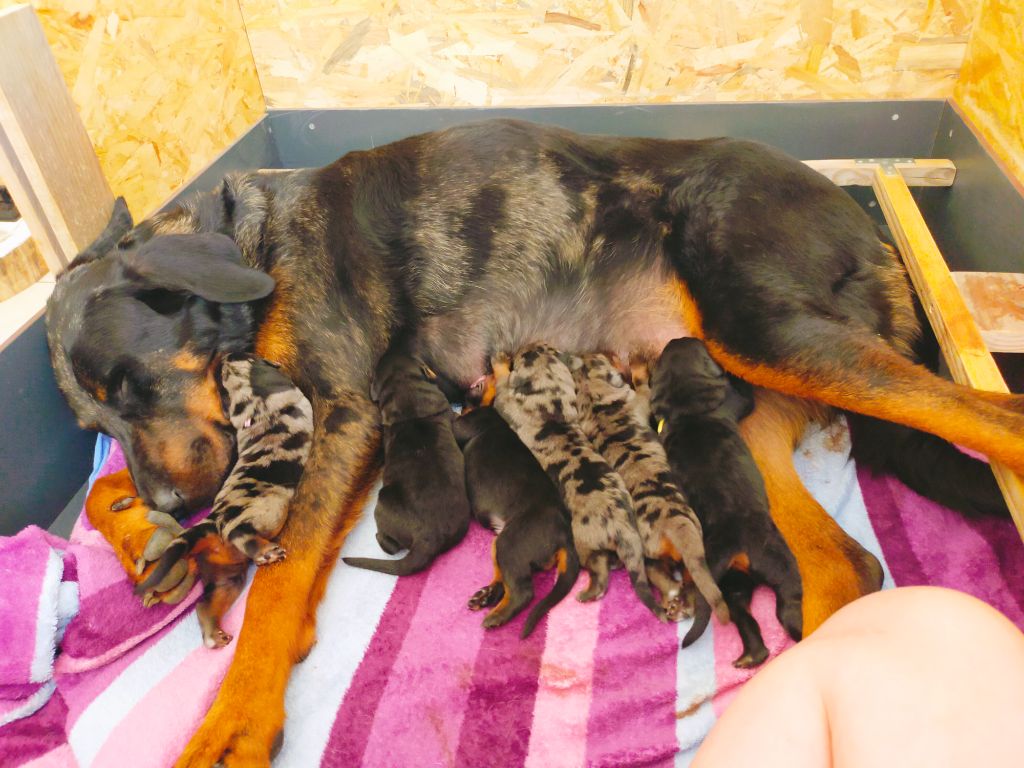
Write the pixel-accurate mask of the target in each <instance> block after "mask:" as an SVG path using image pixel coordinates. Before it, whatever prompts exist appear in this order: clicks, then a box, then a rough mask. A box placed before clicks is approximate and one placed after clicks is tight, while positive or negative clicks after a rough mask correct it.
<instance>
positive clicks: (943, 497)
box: [846, 413, 1010, 517]
mask: <svg viewBox="0 0 1024 768" xmlns="http://www.w3.org/2000/svg"><path fill="white" fill-rule="evenodd" d="M846 418H847V421H848V422H849V424H850V432H851V434H852V437H853V450H852V453H853V457H854V458H855V459H856V460H857V461H858V462H860V463H861V464H864V465H865V466H867V467H870V468H871V469H874V470H877V471H879V472H887V473H891V474H893V475H895V476H896V477H898V478H899V479H900V480H901V481H902V482H903V483H904V484H905V485H906V486H907V487H908V488H910V489H911V490H913V491H915V492H917V493H919V494H921V495H922V496H924V497H926V498H929V499H931V500H932V501H935V502H938V503H939V504H942V505H943V506H945V507H949V508H950V509H955V510H957V511H958V512H961V513H963V514H965V515H967V516H969V517H978V516H982V515H995V516H1000V517H1008V516H1009V514H1010V513H1009V510H1008V509H1007V508H1006V501H1005V500H1004V499H1003V495H1002V493H1000V491H999V486H998V485H997V484H996V479H995V475H993V474H992V470H991V469H990V468H989V466H988V464H986V463H985V462H984V461H980V460H978V459H976V458H974V457H973V456H968V455H967V454H966V453H964V452H962V451H960V450H959V449H957V447H956V446H954V445H953V444H952V443H950V442H948V441H946V440H943V439H942V438H941V437H936V436H935V435H932V434H929V433H927V432H921V431H919V430H916V429H911V428H910V427H906V426H903V425H902V424H894V423H893V422H889V421H882V420H880V419H874V418H872V417H870V416H864V415H861V414H858V413H847V414H846Z"/></svg>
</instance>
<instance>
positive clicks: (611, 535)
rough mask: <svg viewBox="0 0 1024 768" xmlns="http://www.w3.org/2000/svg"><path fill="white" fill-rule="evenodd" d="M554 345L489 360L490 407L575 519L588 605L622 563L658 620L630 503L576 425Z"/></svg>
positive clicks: (567, 374) (568, 376)
mask: <svg viewBox="0 0 1024 768" xmlns="http://www.w3.org/2000/svg"><path fill="white" fill-rule="evenodd" d="M563 357H564V355H562V354H561V353H560V352H559V351H558V350H557V349H555V348H554V347H552V346H550V345H549V344H538V343H534V344H529V345H527V346H526V347H523V348H522V349H520V350H519V351H518V352H517V353H516V355H515V358H514V359H513V361H512V364H511V367H510V366H509V363H508V360H506V359H504V358H498V359H493V360H492V367H493V369H494V375H495V392H496V394H495V398H494V407H495V408H496V409H497V411H498V413H499V414H500V415H501V417H502V418H503V419H505V420H506V421H507V422H508V425H509V426H510V427H512V429H513V430H514V431H515V433H516V434H517V435H518V436H519V439H520V440H522V441H523V443H524V444H525V445H526V447H527V448H529V449H530V452H531V453H532V454H533V455H534V456H535V457H536V458H537V461H538V462H540V465H541V466H542V467H544V471H545V472H547V474H548V477H550V478H551V479H552V480H553V481H554V483H555V485H556V487H557V488H558V492H559V494H560V495H561V497H562V501H563V502H564V503H565V506H566V509H568V510H569V514H570V515H571V516H572V536H573V541H574V543H575V544H576V554H577V555H579V558H580V562H581V563H582V564H583V567H585V568H586V569H587V571H588V572H589V573H590V584H589V585H588V586H587V588H586V589H585V590H583V591H582V592H580V593H579V595H577V599H579V600H581V601H583V602H586V601H589V600H598V599H600V598H601V597H603V596H604V594H605V592H606V591H607V590H608V573H609V571H610V570H611V568H612V567H613V566H614V565H616V564H618V563H621V564H622V566H623V567H624V568H625V569H626V573H628V574H629V580H630V582H631V583H632V585H633V591H634V592H636V596H637V597H638V598H640V602H642V603H643V604H644V605H646V606H647V607H648V608H650V609H651V612H652V613H654V615H655V616H657V617H658V618H660V619H664V617H665V611H664V609H663V608H662V607H661V606H659V605H658V604H657V602H656V601H655V599H654V594H653V593H652V592H651V585H650V582H648V580H647V571H646V566H645V563H644V551H643V542H642V541H641V539H640V534H639V532H638V531H637V527H636V513H635V512H634V510H633V501H632V499H631V498H630V496H629V491H628V490H626V486H625V484H624V483H623V482H622V478H621V477H619V475H618V474H617V473H616V472H615V470H613V469H612V468H611V466H609V464H608V462H607V461H605V459H604V457H602V456H601V454H600V453H598V452H597V449H596V448H594V446H593V445H592V444H591V442H590V441H589V440H588V439H587V436H586V435H585V434H584V433H583V429H582V427H581V426H580V414H579V410H578V408H577V405H576V385H575V383H574V382H573V378H572V371H570V370H569V366H568V365H567V364H566V362H565V360H564V359H563Z"/></svg>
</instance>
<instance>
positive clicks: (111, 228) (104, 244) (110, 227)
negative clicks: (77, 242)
mask: <svg viewBox="0 0 1024 768" xmlns="http://www.w3.org/2000/svg"><path fill="white" fill-rule="evenodd" d="M131 228H132V213H131V211H129V210H128V203H126V202H125V200H124V198H123V197H119V198H117V200H115V201H114V209H113V210H112V211H111V212H110V221H108V222H107V226H106V227H105V228H104V230H103V231H102V232H100V235H99V237H97V238H96V239H95V240H93V241H92V242H91V243H90V244H89V246H88V247H87V248H86V249H85V250H84V251H82V252H81V253H80V254H78V255H77V256H75V258H74V259H73V260H72V261H71V263H70V264H68V269H67V271H68V272H70V271H71V270H72V269H75V268H76V267H80V266H82V265H83V264H88V263H89V262H90V261H96V259H101V258H103V257H104V256H106V255H107V254H108V253H110V251H112V250H113V249H114V246H116V245H117V242H118V241H119V240H120V239H121V238H122V237H124V236H125V235H126V234H128V232H130V231H131Z"/></svg>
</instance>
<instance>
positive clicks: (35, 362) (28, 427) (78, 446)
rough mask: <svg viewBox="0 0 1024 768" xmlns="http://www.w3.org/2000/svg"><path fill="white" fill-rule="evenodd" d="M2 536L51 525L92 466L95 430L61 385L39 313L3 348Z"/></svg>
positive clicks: (0, 384) (0, 364)
mask: <svg viewBox="0 0 1024 768" xmlns="http://www.w3.org/2000/svg"><path fill="white" fill-rule="evenodd" d="M0 397H2V398H3V407H2V408H0V535H4V536H6V535H9V534H12V533H14V532H15V531H17V530H18V529H20V528H22V527H24V526H26V525H28V524H29V523H35V524H36V525H40V526H42V527H46V526H47V525H49V524H50V522H52V521H53V519H54V518H55V517H57V515H58V514H60V511H61V509H63V508H64V505H65V504H66V503H67V501H68V499H70V498H71V497H72V496H73V495H74V494H75V492H76V491H77V490H78V489H79V487H80V486H81V485H82V483H83V482H84V481H85V479H86V477H88V475H89V470H90V468H91V467H92V446H93V442H94V441H95V439H96V434H95V433H94V432H85V431H83V430H81V429H79V428H78V424H77V422H76V421H75V418H74V416H73V415H72V413H71V409H70V408H68V406H67V404H66V403H65V402H64V398H63V397H62V396H61V394H60V392H59V391H58V390H57V384H56V382H54V380H53V370H52V369H51V368H50V357H49V352H48V351H47V346H46V329H45V327H44V325H43V320H42V318H40V319H39V320H37V321H36V322H34V323H33V324H32V325H31V326H29V328H28V329H27V330H25V331H24V332H23V333H22V334H21V335H20V336H18V338H16V339H15V340H14V341H12V342H11V343H10V344H9V345H8V346H7V348H6V349H4V350H3V352H2V353H0Z"/></svg>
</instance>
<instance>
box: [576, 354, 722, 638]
mask: <svg viewBox="0 0 1024 768" xmlns="http://www.w3.org/2000/svg"><path fill="white" fill-rule="evenodd" d="M570 367H571V368H572V371H573V378H574V380H575V382H576V400H577V403H578V407H579V413H580V426H582V427H583V432H584V433H585V434H586V436H587V437H588V438H589V439H590V441H591V442H592V443H593V444H594V447H595V448H597V450H598V451H599V452H600V453H601V455H602V456H603V457H604V458H605V460H606V461H608V463H609V464H611V465H612V467H614V469H615V471H616V472H618V473H619V475H620V476H621V477H622V480H623V482H624V483H625V484H626V489H627V490H628V491H629V494H630V496H631V497H632V499H633V509H634V510H635V511H636V521H637V528H638V530H639V531H640V538H641V540H642V541H643V547H644V555H645V556H646V557H647V559H648V566H647V577H648V579H650V581H651V583H652V584H654V586H656V587H657V588H658V590H659V591H660V592H661V598H662V607H663V608H665V611H666V614H667V616H668V618H670V619H673V620H676V621H678V620H679V619H681V618H683V616H684V615H686V613H687V612H686V611H685V610H684V602H683V600H681V599H680V595H679V593H680V585H679V583H678V582H676V581H675V580H674V579H673V578H672V574H673V572H674V571H675V569H676V567H677V565H678V566H682V567H685V568H686V569H687V570H688V571H689V574H690V578H692V579H693V583H694V585H695V586H696V588H697V590H698V591H699V592H700V594H701V595H703V596H704V598H705V600H707V601H708V603H710V604H711V605H712V606H714V608H715V612H716V613H717V614H718V617H719V619H720V620H721V621H723V622H725V621H728V620H729V609H728V608H727V607H726V605H725V602H724V601H723V600H722V593H721V591H720V590H719V588H718V585H717V584H716V583H715V580H714V579H713V578H712V576H711V573H710V572H709V571H708V564H707V562H706V560H705V558H704V542H703V539H702V536H701V527H700V522H699V521H698V519H697V515H696V514H695V513H694V511H693V510H692V509H691V508H690V505H689V504H687V503H686V498H685V497H684V496H683V494H682V492H680V490H679V488H678V486H677V485H676V484H675V482H674V481H673V479H672V472H671V470H670V469H669V466H668V458H667V457H666V456H665V449H664V448H662V446H661V443H660V442H659V441H658V436H657V435H656V434H655V432H654V430H652V429H651V428H650V427H649V426H648V425H647V424H646V423H645V422H644V420H643V419H644V415H645V413H646V411H643V412H641V411H640V410H637V405H638V402H639V398H637V396H636V393H634V392H633V390H632V389H631V388H630V386H629V385H628V384H627V383H626V381H625V379H624V378H623V376H622V374H621V373H620V372H619V371H618V369H616V367H615V366H614V365H612V362H611V360H609V359H608V357H606V356H605V355H602V354H590V355H583V356H582V357H573V358H571V359H570Z"/></svg>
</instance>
